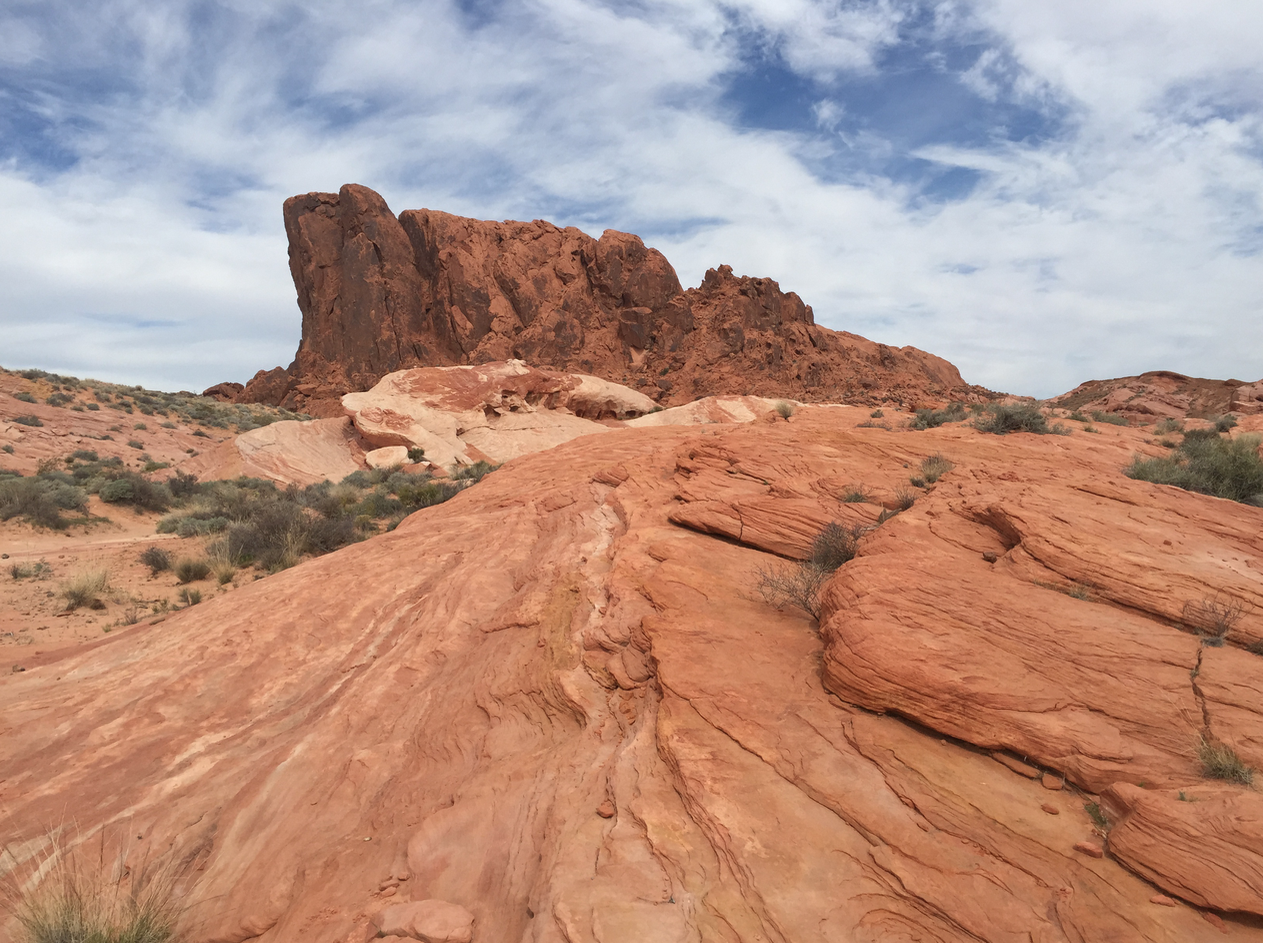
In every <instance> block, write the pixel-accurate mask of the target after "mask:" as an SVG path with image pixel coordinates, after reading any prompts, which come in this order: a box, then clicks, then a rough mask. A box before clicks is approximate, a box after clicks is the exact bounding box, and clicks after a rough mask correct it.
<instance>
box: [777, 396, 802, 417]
mask: <svg viewBox="0 0 1263 943" xmlns="http://www.w3.org/2000/svg"><path fill="white" fill-rule="evenodd" d="M772 408H773V409H774V410H776V415H778V416H780V417H781V418H782V419H788V418H789V417H790V416H792V415H794V410H795V408H796V407H795V406H794V404H793V403H791V402H789V400H784V399H778V400H777V401H776V403H775V404H774V405H773V406H772Z"/></svg>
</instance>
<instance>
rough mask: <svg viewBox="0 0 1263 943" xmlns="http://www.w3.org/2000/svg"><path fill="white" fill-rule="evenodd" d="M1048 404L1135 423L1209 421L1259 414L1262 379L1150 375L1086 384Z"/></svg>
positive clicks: (1262, 403) (1164, 372)
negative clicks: (1243, 379) (1236, 415)
mask: <svg viewBox="0 0 1263 943" xmlns="http://www.w3.org/2000/svg"><path fill="white" fill-rule="evenodd" d="M1049 402H1050V403H1052V404H1053V405H1056V406H1061V407H1064V408H1065V409H1079V410H1100V411H1102V412H1108V413H1115V414H1117V415H1120V416H1123V417H1124V418H1126V419H1129V420H1131V421H1133V422H1141V423H1146V422H1153V421H1154V420H1155V419H1186V418H1195V419H1212V418H1214V417H1215V416H1219V415H1222V414H1224V413H1229V412H1235V413H1251V414H1252V413H1259V412H1263V380H1260V381H1258V382H1256V383H1245V382H1243V381H1241V380H1205V379H1201V378H1199V377H1186V376H1184V374H1182V373H1173V372H1171V371H1170V370H1154V371H1150V372H1149V373H1142V374H1141V375H1140V376H1138V377H1119V378H1117V379H1114V380H1088V381H1087V382H1086V383H1080V384H1079V385H1078V386H1076V387H1075V388H1074V389H1073V390H1071V391H1070V392H1069V393H1063V394H1061V395H1060V396H1055V397H1053V398H1052V399H1051V400H1049Z"/></svg>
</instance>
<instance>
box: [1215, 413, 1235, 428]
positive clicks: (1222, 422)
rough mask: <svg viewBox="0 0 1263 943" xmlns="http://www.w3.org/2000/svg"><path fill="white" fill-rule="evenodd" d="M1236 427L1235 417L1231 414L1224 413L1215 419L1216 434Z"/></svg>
mask: <svg viewBox="0 0 1263 943" xmlns="http://www.w3.org/2000/svg"><path fill="white" fill-rule="evenodd" d="M1236 425H1237V417H1236V416H1234V415H1233V414H1232V413H1224V414H1223V415H1222V416H1217V417H1215V431H1216V432H1227V431H1228V430H1230V429H1234V428H1236Z"/></svg>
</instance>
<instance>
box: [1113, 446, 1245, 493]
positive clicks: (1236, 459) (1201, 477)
mask: <svg viewBox="0 0 1263 943" xmlns="http://www.w3.org/2000/svg"><path fill="white" fill-rule="evenodd" d="M1259 442H1260V436H1259V435H1258V434H1250V435H1240V436H1237V437H1236V438H1235V439H1226V438H1221V437H1220V436H1219V434H1218V433H1216V432H1215V431H1214V430H1212V429H1195V430H1192V431H1190V432H1186V433H1185V434H1184V441H1183V442H1181V443H1180V446H1179V448H1178V449H1177V450H1176V451H1175V452H1174V453H1172V454H1171V455H1169V456H1165V457H1162V458H1141V457H1140V456H1137V457H1136V458H1135V459H1134V460H1133V461H1132V463H1131V465H1129V466H1128V467H1127V468H1126V469H1124V473H1125V474H1126V475H1127V477H1128V478H1134V479H1136V480H1137V481H1150V482H1153V483H1154V484H1159V485H1174V486H1176V487H1177V488H1183V489H1185V490H1186V491H1196V492H1198V493H1200V494H1209V495H1213V496H1215V497H1217V498H1227V499H1228V500H1230V501H1240V502H1242V503H1245V504H1255V505H1263V459H1260V458H1259Z"/></svg>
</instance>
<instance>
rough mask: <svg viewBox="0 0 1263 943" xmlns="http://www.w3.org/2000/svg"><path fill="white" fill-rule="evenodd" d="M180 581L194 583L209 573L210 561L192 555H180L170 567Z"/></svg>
mask: <svg viewBox="0 0 1263 943" xmlns="http://www.w3.org/2000/svg"><path fill="white" fill-rule="evenodd" d="M171 569H172V570H174V571H175V577H176V579H178V580H179V581H180V582H181V583H196V582H197V581H198V580H204V579H206V577H208V576H209V575H210V569H211V568H210V563H209V562H207V561H206V560H200V559H196V558H194V557H181V558H180V559H179V560H176V561H175V565H174V566H173V567H172V568H171Z"/></svg>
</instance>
